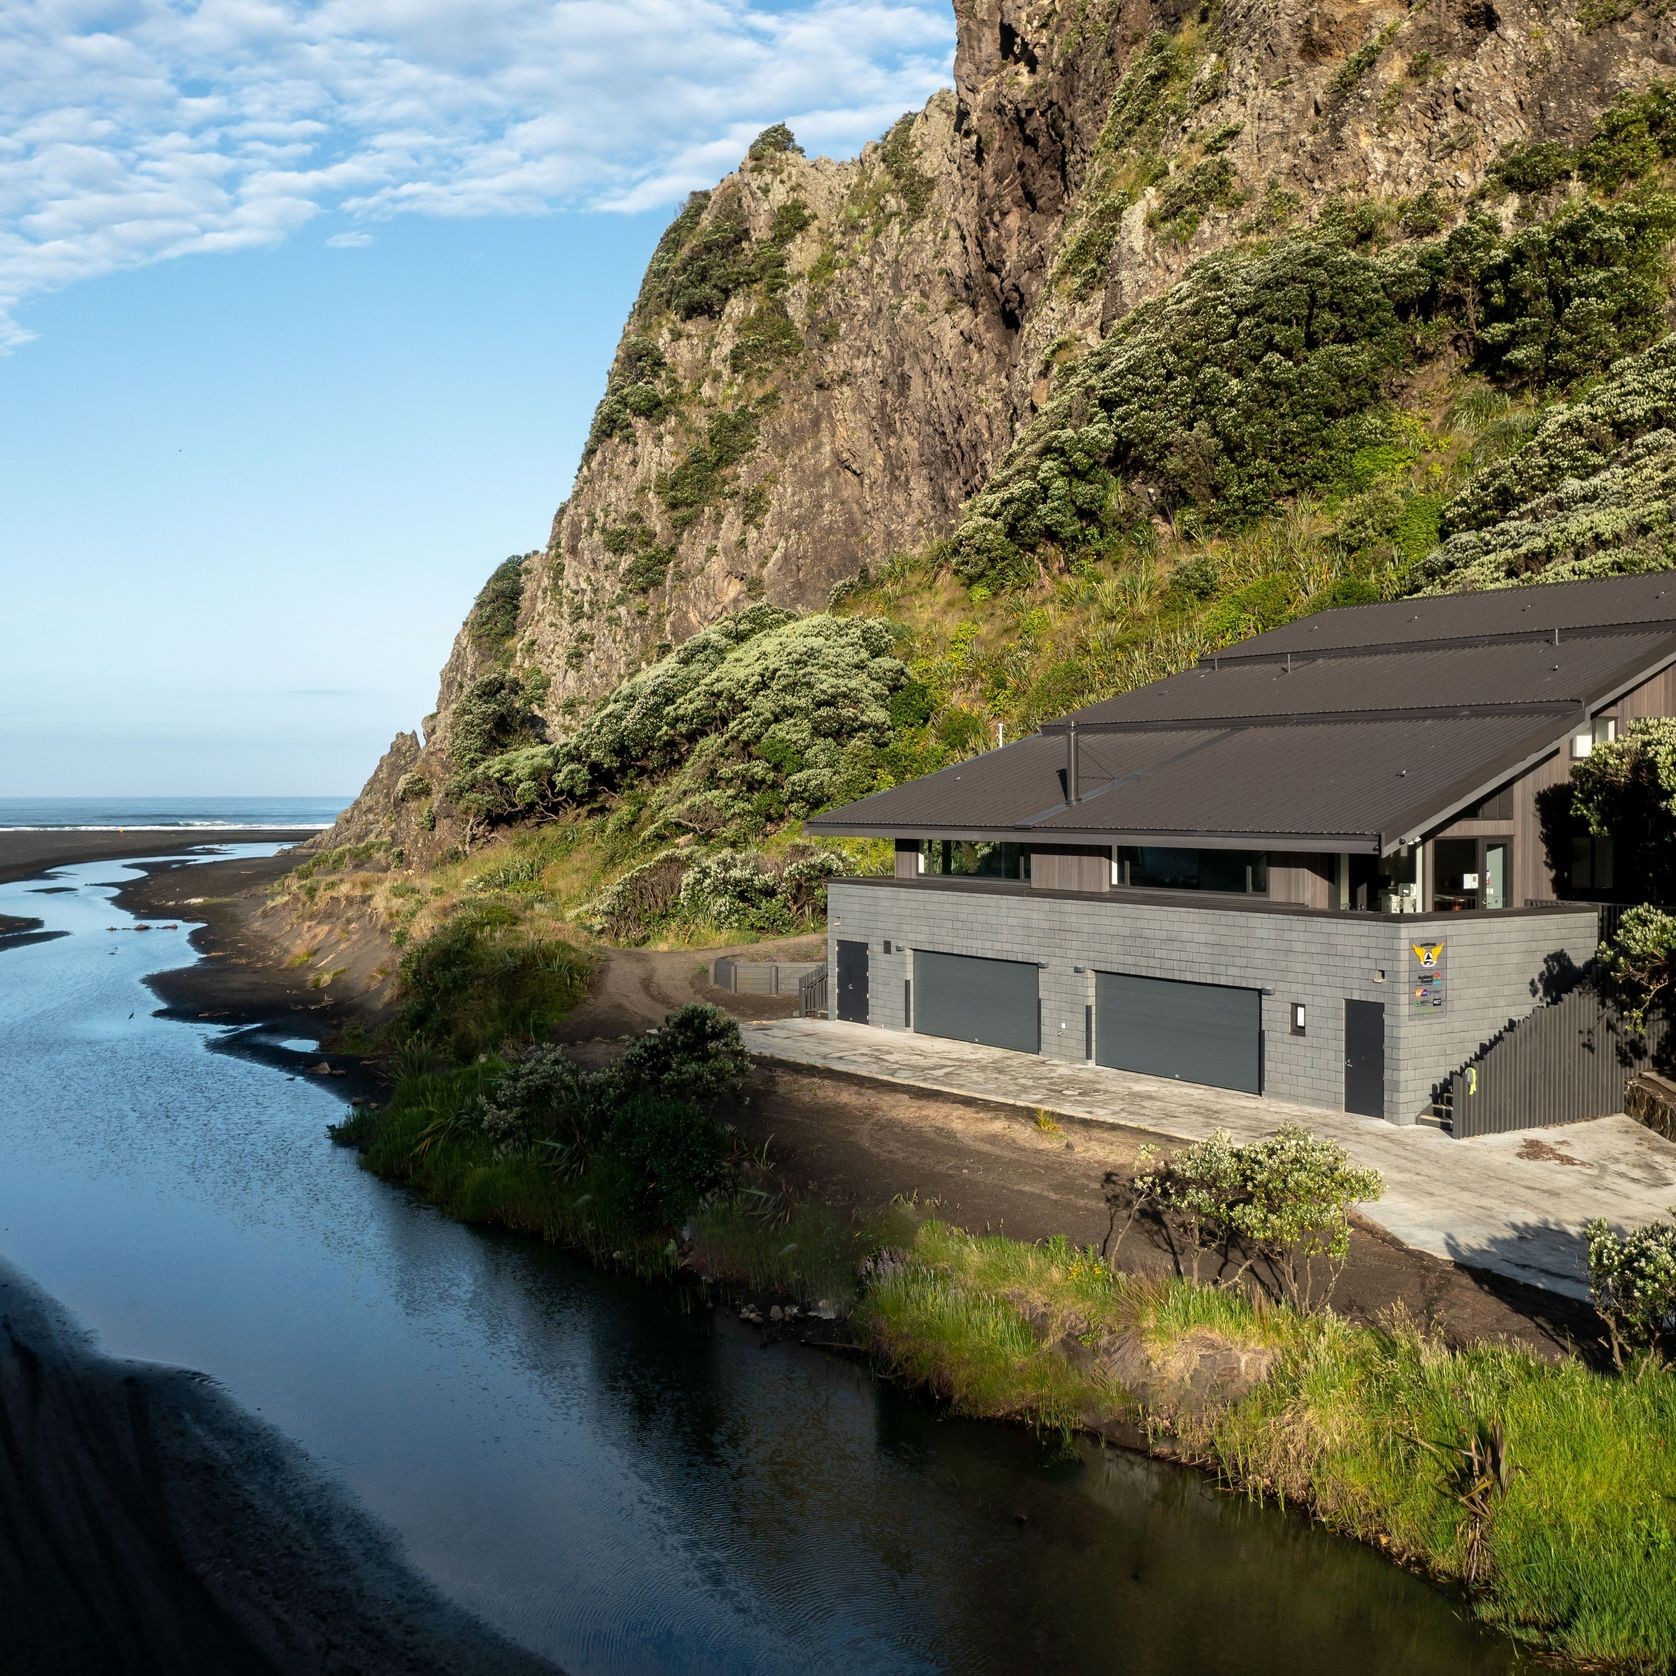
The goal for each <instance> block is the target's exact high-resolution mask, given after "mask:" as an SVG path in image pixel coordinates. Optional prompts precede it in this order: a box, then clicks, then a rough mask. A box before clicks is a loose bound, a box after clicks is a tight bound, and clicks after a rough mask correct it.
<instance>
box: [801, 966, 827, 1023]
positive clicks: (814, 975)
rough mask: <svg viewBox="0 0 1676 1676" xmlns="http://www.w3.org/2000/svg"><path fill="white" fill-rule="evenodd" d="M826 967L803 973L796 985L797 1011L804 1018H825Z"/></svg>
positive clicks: (818, 967)
mask: <svg viewBox="0 0 1676 1676" xmlns="http://www.w3.org/2000/svg"><path fill="white" fill-rule="evenodd" d="M826 992H827V982H826V967H825V966H824V965H823V966H817V967H816V968H815V969H814V971H812V972H805V973H804V975H803V976H802V977H801V978H799V979H798V983H797V1010H798V1012H799V1013H800V1014H801V1015H802V1016H803V1017H804V1018H825V1017H826V1008H827V993H826Z"/></svg>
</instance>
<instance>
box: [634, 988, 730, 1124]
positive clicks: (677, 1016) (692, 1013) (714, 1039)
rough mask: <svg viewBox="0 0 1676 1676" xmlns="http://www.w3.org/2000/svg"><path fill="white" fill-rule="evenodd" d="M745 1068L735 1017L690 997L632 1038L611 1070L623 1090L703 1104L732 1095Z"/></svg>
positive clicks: (711, 1103)
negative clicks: (648, 1028) (653, 1026)
mask: <svg viewBox="0 0 1676 1676" xmlns="http://www.w3.org/2000/svg"><path fill="white" fill-rule="evenodd" d="M750 1072H751V1056H750V1054H749V1053H748V1052H747V1051H746V1049H745V1042H744V1038H743V1037H742V1036H741V1035H740V1034H739V1024H738V1021H737V1020H735V1019H733V1018H731V1017H730V1016H729V1015H728V1014H727V1013H724V1012H723V1011H722V1010H721V1008H719V1007H712V1006H710V1005H709V1004H708V1003H706V1002H702V1001H693V1002H689V1003H688V1004H687V1005H686V1006H684V1007H677V1008H676V1009H675V1011H674V1012H672V1013H670V1014H669V1016H668V1017H667V1018H665V1020H664V1021H663V1024H662V1025H661V1026H660V1027H659V1028H658V1029H656V1030H654V1031H650V1032H648V1033H647V1034H646V1035H643V1036H636V1037H635V1038H634V1040H633V1041H632V1042H630V1043H629V1045H628V1048H627V1051H626V1052H625V1053H624V1054H623V1057H622V1058H621V1059H619V1060H618V1061H617V1063H616V1065H615V1067H614V1068H613V1071H612V1075H613V1078H614V1080H615V1086H616V1087H617V1088H619V1089H621V1090H624V1091H626V1092H628V1093H632V1094H636V1095H649V1096H654V1097H657V1098H659V1099H664V1100H678V1101H685V1102H688V1103H690V1104H692V1105H696V1106H704V1107H709V1106H713V1105H715V1104H716V1103H717V1102H718V1101H722V1100H731V1099H737V1098H738V1096H739V1095H740V1093H741V1092H742V1091H743V1089H744V1086H745V1079H746V1077H748V1076H749V1075H750Z"/></svg>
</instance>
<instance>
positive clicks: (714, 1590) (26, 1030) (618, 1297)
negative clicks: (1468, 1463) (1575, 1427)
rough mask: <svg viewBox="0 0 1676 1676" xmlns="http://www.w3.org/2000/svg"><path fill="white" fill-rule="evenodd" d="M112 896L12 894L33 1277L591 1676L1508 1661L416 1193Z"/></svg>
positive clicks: (1308, 1555) (1440, 1602)
mask: <svg viewBox="0 0 1676 1676" xmlns="http://www.w3.org/2000/svg"><path fill="white" fill-rule="evenodd" d="M111 873H112V867H111V864H110V863H108V862H107V863H100V864H96V866H95V867H94V868H92V869H87V868H67V869H64V870H62V872H61V873H60V874H58V875H55V878H54V883H55V884H61V885H65V886H68V887H72V890H73V893H71V894H57V895H41V894H39V887H40V883H41V881H32V882H30V883H28V884H24V885H18V886H10V887H0V914H5V913H8V912H12V913H19V912H21V910H20V909H19V908H18V907H17V906H16V903H17V902H18V901H19V900H20V899H24V900H27V902H28V904H29V912H30V914H31V915H32V916H33V917H38V918H43V919H45V920H46V922H47V928H48V929H50V930H55V931H60V932H65V933H68V935H64V936H61V937H60V938H59V939H58V940H56V941H52V942H45V943H36V944H32V945H30V946H28V947H23V948H17V949H13V950H10V951H7V952H5V953H4V954H0V1062H3V1063H4V1064H5V1065H6V1066H7V1068H8V1071H9V1072H10V1073H11V1074H10V1075H8V1077H7V1078H6V1079H5V1080H4V1082H3V1083H0V1160H3V1161H4V1164H3V1169H0V1250H3V1251H4V1252H5V1254H6V1255H7V1256H9V1257H11V1258H13V1259H14V1260H15V1261H16V1262H18V1263H19V1264H20V1265H21V1266H22V1267H23V1268H24V1269H25V1270H27V1271H28V1272H30V1273H31V1274H32V1275H34V1276H35V1278H36V1279H37V1280H38V1281H39V1282H40V1283H41V1284H42V1285H43V1286H44V1287H45V1288H46V1289H47V1290H48V1291H49V1292H52V1293H53V1294H55V1295H56V1296H57V1297H59V1298H60V1299H61V1300H62V1301H63V1302H64V1303H66V1304H67V1305H68V1307H69V1308H70V1309H71V1310H73V1311H74V1312H76V1313H77V1314H79V1315H80V1316H81V1318H82V1319H83V1320H84V1321H86V1322H87V1323H88V1324H89V1325H91V1326H92V1327H94V1328H95V1330H97V1331H98V1332H99V1333H100V1335H101V1337H102V1339H103V1341H104V1343H105V1345H106V1347H107V1348H108V1349H109V1350H111V1351H113V1352H114V1353H116V1354H119V1355H131V1356H141V1357H148V1358H152V1359H157V1360H164V1361H169V1362H177V1363H181V1364H184V1365H187V1366H192V1367H197V1368H202V1369H204V1370H206V1371H208V1372H209V1373H211V1374H213V1375H214V1376H215V1377H216V1378H217V1379H218V1380H220V1381H221V1382H222V1383H223V1384H224V1385H226V1386H227V1387H228V1389H229V1390H230V1391H231V1392H232V1394H233V1395H234V1396H235V1397H236V1398H238V1399H239V1400H240V1401H242V1402H244V1403H245V1404H246V1405H247V1406H248V1407H250V1408H252V1409H255V1410H258V1411H260V1412H261V1413H262V1414H263V1415H264V1416H265V1417H266V1418H267V1419H269V1420H270V1421H272V1422H274V1423H276V1424H278V1425H279V1426H281V1427H282V1428H283V1429H284V1430H285V1431H287V1432H288V1433H289V1434H290V1435H291V1436H292V1437H294V1438H296V1439H297V1440H298V1441H299V1442H300V1443H301V1444H302V1445H303V1446H304V1447H305V1448H306V1449H307V1450H309V1451H310V1452H311V1453H312V1454H313V1455H314V1456H315V1457H316V1458H317V1459H318V1460H320V1461H322V1462H324V1463H325V1464H326V1465H327V1466H328V1467H329V1468H330V1469H332V1470H333V1471H334V1472H335V1473H337V1474H338V1475H339V1476H340V1477H341V1479H342V1480H343V1481H344V1482H346V1483H347V1484H348V1485H349V1486H350V1487H351V1488H352V1489H353V1490H354V1492H355V1493H356V1494H358V1495H359V1496H360V1497H361V1498H362V1499H363V1501H364V1502H365V1503H366V1504H367V1505H368V1506H369V1507H370V1508H371V1509H372V1510H373V1511H374V1512H375V1513H377V1514H378V1515H379V1516H380V1517H382V1518H383V1519H385V1520H386V1521H388V1523H389V1524H390V1525H391V1526H393V1527H394V1529H395V1530H396V1531H398V1532H399V1533H400V1535H401V1537H402V1539H403V1540H404V1542H405V1544H406V1547H407V1551H408V1553H409V1555H410V1556H411V1558H412V1560H413V1562H414V1563H415V1564H416V1565H418V1566H419V1567H420V1568H421V1569H422V1570H424V1571H425V1572H426V1573H427V1574H428V1575H429V1576H431V1577H432V1578H433V1579H434V1580H435V1581H437V1582H438V1583H439V1584H440V1585H441V1586H442V1587H443V1588H444V1589H445V1590H447V1591H448V1592H449V1593H451V1594H452V1595H453V1596H454V1597H455V1598H456V1599H458V1600H460V1601H461V1602H462V1603H463V1604H465V1605H467V1606H469V1607H471V1608H473V1609H474V1610H476V1611H478V1612H480V1613H481V1614H482V1615H484V1616H485V1617H486V1618H488V1619H489V1620H490V1621H491V1622H493V1623H494V1624H495V1625H496V1626H497V1627H499V1628H501V1629H503V1630H505V1631H506V1632H507V1633H508V1634H510V1635H512V1636H514V1637H516V1638H517V1639H519V1640H521V1641H523V1642H525V1643H526V1644H527V1645H529V1646H531V1647H533V1648H536V1649H537V1650H539V1651H541V1652H544V1653H546V1654H548V1655H549V1656H550V1657H552V1658H553V1659H555V1661H557V1662H558V1663H559V1664H561V1665H562V1666H563V1667H565V1668H566V1669H568V1670H571V1671H574V1672H578V1673H581V1672H591V1671H640V1670H649V1669H650V1670H657V1669H680V1670H683V1671H703V1670H714V1671H730V1672H731V1671H739V1670H762V1671H781V1670H785V1671H802V1670H806V1669H807V1668H808V1667H809V1666H810V1665H811V1664H813V1665H815V1666H816V1667H818V1668H822V1669H836V1668H842V1669H846V1670H857V1671H911V1670H954V1669H958V1670H963V1671H964V1670H976V1671H984V1670H993V1671H1007V1672H1012V1671H1019V1670H1027V1669H1043V1670H1065V1671H1118V1672H1125V1671H1133V1672H1158V1671H1165V1670H1172V1671H1174V1670H1179V1671H1184V1672H1207V1673H1215V1672H1221V1671H1228V1672H1230V1673H1231V1672H1235V1671H1238V1672H1239V1673H1240V1676H1266V1673H1269V1672H1274V1673H1276V1676H1278V1673H1279V1672H1281V1671H1286V1672H1291V1671H1293V1670H1295V1669H1297V1668H1298V1667H1299V1666H1300V1665H1303V1666H1306V1667H1307V1665H1308V1664H1310V1663H1311V1662H1313V1661H1314V1660H1316V1659H1318V1658H1320V1657H1321V1656H1322V1655H1330V1656H1332V1657H1333V1658H1335V1659H1336V1660H1342V1661H1347V1662H1349V1663H1350V1664H1352V1666H1353V1667H1354V1668H1356V1669H1357V1671H1358V1676H1382V1673H1387V1672H1389V1673H1396V1672H1409V1671H1415V1672H1419V1671H1425V1672H1433V1671H1437V1670H1440V1669H1447V1670H1450V1671H1452V1672H1480V1671H1482V1672H1490V1671H1499V1670H1505V1669H1506V1668H1507V1667H1508V1659H1507V1656H1506V1654H1505V1652H1504V1651H1503V1650H1502V1649H1501V1648H1500V1647H1499V1646H1498V1645H1496V1644H1495V1643H1493V1642H1491V1641H1489V1640H1488V1639H1487V1638H1485V1637H1483V1636H1480V1635H1478V1634H1477V1633H1475V1632H1473V1631H1472V1630H1470V1629H1469V1628H1468V1627H1467V1626H1465V1625H1463V1624H1462V1623H1460V1622H1459V1621H1458V1618H1457V1615H1456V1612H1455V1610H1454V1607H1453V1605H1452V1603H1451V1602H1450V1601H1448V1600H1447V1599H1446V1598H1445V1597H1443V1596H1441V1595H1439V1594H1438V1593H1436V1592H1434V1591H1432V1590H1431V1589H1429V1588H1427V1587H1426V1586H1425V1585H1423V1584H1421V1583H1419V1582H1417V1581H1416V1580H1414V1579H1412V1578H1410V1577H1407V1576H1404V1575H1403V1574H1402V1573H1400V1572H1397V1571H1395V1570H1393V1569H1391V1568H1389V1567H1387V1566H1384V1565H1382V1564H1381V1563H1380V1562H1379V1561H1377V1560H1376V1559H1374V1558H1373V1557H1372V1556H1370V1555H1367V1554H1365V1553H1362V1552H1360V1551H1359V1550H1357V1549H1355V1548H1352V1547H1350V1546H1348V1545H1344V1544H1339V1543H1334V1542H1331V1541H1329V1540H1327V1539H1326V1538H1324V1537H1322V1536H1321V1535H1320V1534H1319V1533H1318V1532H1316V1531H1313V1530H1311V1529H1309V1528H1308V1527H1307V1526H1304V1525H1302V1524H1301V1523H1299V1522H1296V1521H1292V1520H1288V1519H1285V1518H1282V1517H1280V1516H1278V1515H1276V1514H1274V1513H1272V1512H1265V1511H1259V1510H1256V1509H1253V1508H1250V1507H1248V1506H1246V1505H1245V1504H1243V1503H1241V1502H1238V1501H1236V1500H1233V1499H1231V1498H1227V1497H1220V1496H1217V1495H1215V1494H1213V1493H1212V1492H1210V1491H1209V1490H1208V1489H1206V1488H1205V1487H1204V1486H1203V1485H1202V1484H1201V1483H1200V1482H1199V1481H1198V1480H1196V1479H1194V1478H1193V1477H1191V1476H1189V1475H1187V1474H1184V1473H1180V1472H1174V1471H1169V1470H1166V1469H1164V1468H1162V1467H1159V1466H1157V1465H1155V1464H1153V1463H1149V1462H1146V1461H1143V1460H1139V1459H1136V1458H1133V1457H1129V1456H1125V1455H1121V1454H1113V1453H1101V1452H1099V1451H1095V1450H1092V1449H1076V1450H1073V1451H1070V1452H1068V1453H1067V1452H1063V1451H1057V1450H1054V1449H1050V1448H1046V1447H1044V1446H1042V1445H1039V1444H1038V1443H1037V1442H1036V1441H1035V1440H1033V1439H1032V1438H1030V1437H1028V1436H1026V1435H1024V1434H1021V1433H1013V1432H1009V1431H1006V1430H1003V1429H1000V1428H994V1427H976V1426H969V1425H963V1424H959V1423H952V1422H947V1421H944V1420H941V1419H939V1418H938V1417H937V1416H936V1415H934V1414H933V1413H932V1412H931V1411H930V1410H928V1409H927V1408H925V1407H923V1406H921V1405H919V1404H917V1403H914V1402H910V1401H908V1400H906V1399H904V1398H902V1397H901V1396H900V1395H898V1394H897V1393H895V1392H893V1391H891V1390H890V1389H888V1388H886V1387H883V1386H881V1385H879V1384H878V1383H877V1382H875V1381H874V1380H872V1379H871V1378H870V1377H869V1376H868V1375H867V1374H866V1373H865V1371H864V1370H862V1369H861V1368H859V1367H857V1366H855V1365H853V1364H851V1363H848V1362H845V1361H842V1360H839V1359H837V1358H834V1357H829V1356H823V1355H818V1354H815V1353H812V1352H808V1351H804V1350H800V1349H798V1348H797V1347H795V1346H791V1345H775V1346H769V1347H767V1348H764V1347H762V1346H761V1344H760V1341H759V1339H758V1337H757V1336H756V1334H755V1333H753V1332H751V1331H750V1330H748V1329H746V1328H744V1327H742V1326H741V1325H740V1324H739V1323H738V1322H736V1321H734V1320H733V1319H732V1318H731V1317H727V1316H718V1315H716V1314H714V1313H711V1312H708V1311H704V1310H702V1309H700V1310H694V1309H693V1308H692V1307H691V1302H690V1300H687V1299H683V1298H682V1297H680V1296H679V1295H677V1294H674V1293H671V1292H667V1291H660V1290H653V1289H647V1288H642V1287H639V1286H637V1285H635V1284H632V1283H630V1282H627V1281H624V1280H621V1279H618V1278H615V1277H611V1276H606V1275H601V1274H598V1273H596V1272H595V1271H593V1270H591V1269H589V1268H588V1267H586V1266H585V1265H582V1264H580V1263H577V1262H575V1261H573V1260H571V1259H569V1258H567V1257H566V1256H564V1255H563V1254H562V1253H557V1252H553V1251H549V1250H545V1249H542V1248H540V1247H537V1246H534V1245H532V1244H530V1243H529V1242H525V1241H515V1240H510V1239H504V1238H496V1237H493V1236H485V1235H483V1234H482V1233H480V1232H477V1231H473V1230H469V1229H464V1228H461V1227H459V1226H457V1225H455V1224H452V1223H450V1222H448V1221H446V1220H445V1219H443V1218H442V1217H440V1216H438V1215H436V1214H435V1213H433V1212H432V1211H430V1210H428V1209H427V1208H425V1207H424V1206H421V1205H418V1204H415V1203H413V1202H411V1201H410V1200H409V1199H408V1198H407V1197H406V1196H404V1195H403V1194H401V1193H398V1192H395V1191H393V1190H391V1189H390V1188H388V1187H386V1186H385V1185H383V1184H381V1183H379V1182H377V1181H375V1180H373V1179H372V1178H370V1177H369V1176H367V1175H365V1174H364V1173H363V1172H361V1171H360V1170H359V1169H357V1168H356V1165H355V1161H354V1159H353V1158H352V1157H350V1156H349V1155H348V1154H346V1153H344V1152H342V1151H341V1150H339V1149H336V1148H333V1147H331V1146H329V1145H327V1144H326V1142H325V1140H324V1137H323V1130H324V1128H325V1125H326V1124H327V1122H328V1121H330V1120H331V1119H332V1118H333V1117H335V1116H336V1115H337V1114H338V1112H339V1111H340V1110H341V1106H340V1101H339V1099H338V1097H336V1096H335V1095H334V1094H333V1093H332V1091H331V1090H330V1089H329V1088H326V1087H323V1086H321V1085H320V1083H319V1082H317V1081H312V1080H310V1079H308V1078H306V1077H303V1078H298V1079H297V1080H295V1081H291V1080H288V1079H287V1078H286V1077H285V1076H282V1075H278V1074H276V1073H275V1072H274V1070H272V1069H270V1068H269V1067H268V1066H266V1065H263V1064H259V1063H255V1062H252V1061H250V1060H248V1059H246V1058H242V1057H236V1056H233V1055H231V1054H227V1053H214V1052H206V1051H205V1049H206V1047H209V1046H212V1045H214V1044H216V1043H217V1042H218V1041H220V1042H225V1041H226V1040H227V1039H228V1035H227V1033H226V1032H225V1031H223V1030H221V1029H220V1028H219V1027H216V1026H213V1025H206V1024H183V1023H178V1022H171V1021H165V1020H160V1019H156V1018H153V1017H151V1016H150V1012H151V1008H152V1007H153V1006H154V1005H155V1003H154V1002H152V1001H151V1000H150V998H149V995H148V993H147V992H146V991H145V990H144V988H143V985H142V981H141V980H142V979H143V977H144V974H145V973H146V972H147V971H150V970H155V969H159V968H161V967H164V966H168V965H171V964H180V963H182V962H184V961H185V960H186V959H189V958H190V953H189V950H188V948H187V945H186V941H185V937H186V931H187V929H188V928H187V927H184V926H183V927H182V928H180V929H179V930H178V931H163V930H158V931H153V932H151V933H149V934H147V935H146V936H143V937H141V936H134V935H130V934H127V933H126V932H125V931H123V930H118V931H114V932H113V931H107V929H106V928H107V927H108V926H111V925H119V926H126V925H127V924H128V923H130V922H128V921H127V919H126V916H124V915H122V914H121V912H120V910H117V909H115V908H114V907H113V906H112V905H111V902H110V900H109V890H108V881H109V878H110V876H111ZM130 1014H133V1015H134V1016H133V1017H130V1016H129V1015H130ZM299 1023H300V1021H299ZM307 1040H308V1039H307V1038H304V1037H301V1036H296V1037H293V1036H292V1034H291V1030H290V1028H288V1027H283V1026H282V1027H279V1028H276V1029H275V1030H274V1031H272V1032H269V1033H268V1041H269V1043H270V1045H271V1046H272V1047H274V1048H277V1049H280V1050H282V1051H285V1050H289V1051H291V1052H302V1051H313V1049H312V1047H308V1048H307V1049H306V1050H305V1048H303V1047H302V1046H300V1045H299V1044H301V1043H303V1042H305V1041H307Z"/></svg>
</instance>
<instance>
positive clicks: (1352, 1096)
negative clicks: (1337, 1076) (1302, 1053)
mask: <svg viewBox="0 0 1676 1676" xmlns="http://www.w3.org/2000/svg"><path fill="white" fill-rule="evenodd" d="M1344 1109H1345V1110H1346V1111H1347V1112H1354V1113H1355V1114H1356V1115H1357V1116H1358V1117H1383V1116H1384V1115H1385V1003H1384V1002H1383V1001H1346V1002H1345V1003H1344Z"/></svg>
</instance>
